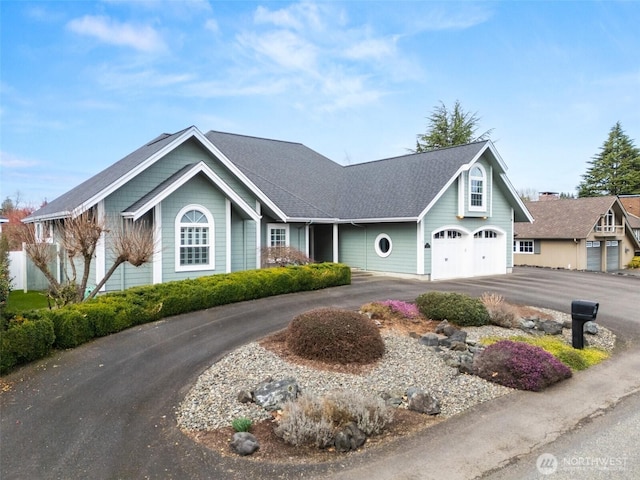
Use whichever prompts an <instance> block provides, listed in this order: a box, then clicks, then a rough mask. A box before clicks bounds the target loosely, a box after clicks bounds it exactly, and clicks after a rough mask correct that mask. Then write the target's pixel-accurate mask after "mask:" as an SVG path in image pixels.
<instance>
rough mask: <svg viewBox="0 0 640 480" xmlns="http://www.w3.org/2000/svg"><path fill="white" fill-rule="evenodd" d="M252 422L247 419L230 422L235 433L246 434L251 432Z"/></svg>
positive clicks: (239, 418)
mask: <svg viewBox="0 0 640 480" xmlns="http://www.w3.org/2000/svg"><path fill="white" fill-rule="evenodd" d="M251 425H252V421H251V419H250V418H247V417H238V418H234V419H233V420H232V421H231V427H232V428H233V430H234V431H235V432H248V431H249V430H251Z"/></svg>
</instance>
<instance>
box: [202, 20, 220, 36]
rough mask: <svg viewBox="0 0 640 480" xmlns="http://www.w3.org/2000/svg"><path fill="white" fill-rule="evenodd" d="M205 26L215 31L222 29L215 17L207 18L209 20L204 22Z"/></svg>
mask: <svg viewBox="0 0 640 480" xmlns="http://www.w3.org/2000/svg"><path fill="white" fill-rule="evenodd" d="M204 28H206V29H207V30H210V31H212V32H214V33H218V32H219V31H220V27H219V26H218V22H216V20H215V19H214V18H209V19H207V21H206V22H205V23H204Z"/></svg>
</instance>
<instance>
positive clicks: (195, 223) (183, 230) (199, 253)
mask: <svg viewBox="0 0 640 480" xmlns="http://www.w3.org/2000/svg"><path fill="white" fill-rule="evenodd" d="M213 246H214V228H213V216H212V215H211V213H210V212H209V211H208V210H207V209H206V208H204V207H202V206H200V205H188V206H186V207H184V208H183V209H182V210H180V212H178V215H177V216H176V270H177V271H188V270H212V269H213V268H214V248H213Z"/></svg>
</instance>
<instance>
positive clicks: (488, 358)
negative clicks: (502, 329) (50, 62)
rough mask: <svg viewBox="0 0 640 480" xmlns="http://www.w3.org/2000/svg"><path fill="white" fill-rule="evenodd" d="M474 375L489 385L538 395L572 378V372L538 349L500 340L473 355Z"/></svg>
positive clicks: (520, 343)
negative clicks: (547, 388)
mask: <svg viewBox="0 0 640 480" xmlns="http://www.w3.org/2000/svg"><path fill="white" fill-rule="evenodd" d="M473 366H474V373H475V374H476V375H478V376H479V377H481V378H484V379H485V380H489V381H490V382H494V383H499V384H500V385H504V386H505V387H511V388H517V389H518V390H532V391H534V392H539V391H541V390H543V389H545V388H546V387H548V386H549V385H552V384H554V383H556V382H559V381H560V380H564V379H566V378H570V377H571V369H570V368H569V367H567V366H566V365H565V364H563V363H562V362H561V361H560V360H558V359H557V358H555V357H554V356H553V355H551V354H550V353H548V352H546V351H545V350H543V349H542V348H540V347H536V346H534V345H529V344H526V343H522V342H512V341H511V340H501V341H499V342H496V343H494V344H492V345H489V346H488V347H487V348H486V349H485V350H484V351H483V352H481V353H478V354H476V356H475V359H474V362H473Z"/></svg>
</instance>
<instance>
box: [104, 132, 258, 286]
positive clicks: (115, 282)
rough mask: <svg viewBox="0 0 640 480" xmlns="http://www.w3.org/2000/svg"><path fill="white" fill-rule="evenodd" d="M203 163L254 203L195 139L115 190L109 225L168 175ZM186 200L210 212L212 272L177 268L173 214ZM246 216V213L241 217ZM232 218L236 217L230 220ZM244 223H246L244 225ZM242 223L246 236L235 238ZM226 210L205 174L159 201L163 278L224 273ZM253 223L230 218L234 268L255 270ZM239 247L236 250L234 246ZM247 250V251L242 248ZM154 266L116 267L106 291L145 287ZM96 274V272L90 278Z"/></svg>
mask: <svg viewBox="0 0 640 480" xmlns="http://www.w3.org/2000/svg"><path fill="white" fill-rule="evenodd" d="M200 161H203V162H205V163H206V164H207V165H208V166H209V167H210V168H211V169H212V170H213V171H214V172H215V173H216V174H217V175H218V176H219V177H220V178H221V179H222V180H223V181H224V182H225V183H226V184H227V185H229V186H230V187H231V188H232V189H233V190H234V191H235V192H236V193H237V194H238V195H239V196H240V197H241V198H243V199H244V200H245V201H246V202H247V203H248V204H249V205H251V206H253V205H255V196H254V195H253V194H252V193H251V192H250V191H249V190H248V189H247V188H245V186H244V185H243V184H242V183H241V182H240V181H239V180H238V179H237V178H236V177H235V176H234V175H233V174H232V173H231V171H229V170H228V169H227V168H226V167H225V166H224V165H223V164H222V163H221V162H220V161H219V160H218V159H217V158H215V157H213V156H212V155H211V154H210V153H209V152H208V151H207V150H205V149H204V148H203V147H202V146H201V145H200V144H199V142H197V141H196V140H193V139H192V140H190V141H187V142H185V143H184V144H182V145H180V146H178V147H177V148H176V149H174V150H173V151H171V152H169V153H168V154H167V155H165V156H164V157H163V158H161V159H160V160H158V161H157V162H156V163H154V164H153V165H152V166H150V167H149V168H147V169H146V170H144V171H143V172H141V173H140V174H139V175H137V176H136V177H135V178H133V179H132V180H131V181H129V182H127V183H126V184H125V185H123V186H122V187H121V188H120V189H118V191H117V192H115V193H113V194H112V195H110V196H108V197H107V198H106V199H105V213H106V216H107V220H108V222H109V223H110V224H111V225H114V223H118V222H122V219H121V216H120V214H121V212H123V211H125V210H126V209H127V208H128V207H130V206H131V205H133V204H134V203H135V202H136V201H138V200H139V199H140V198H142V197H143V196H144V195H146V194H148V193H149V192H150V191H152V190H153V189H154V188H156V187H157V186H158V185H159V184H161V183H162V182H163V181H165V180H166V179H167V178H169V177H170V176H172V175H173V174H174V173H175V172H176V171H178V170H179V169H180V168H182V167H183V166H185V165H189V164H193V163H197V162H200ZM189 204H200V205H202V206H204V207H206V208H208V209H209V210H210V211H211V214H212V215H213V217H214V222H215V252H214V255H215V270H207V271H195V272H176V269H175V248H174V243H175V216H176V215H177V213H178V211H179V210H180V209H181V208H182V207H184V206H186V205H189ZM244 216H245V217H246V215H244ZM232 220H234V219H232ZM238 222H239V223H238ZM245 223H246V225H244V224H245ZM240 226H243V228H244V229H245V231H246V232H247V233H248V237H247V238H248V240H247V243H246V244H245V241H244V240H243V239H241V238H239V239H236V243H235V244H234V243H233V239H235V235H234V234H240V233H241V229H240ZM225 228H226V209H225V198H224V194H223V193H222V192H221V191H220V190H219V189H218V188H217V187H216V186H215V185H214V184H212V183H211V181H209V180H208V179H206V178H205V177H204V176H202V175H200V176H196V177H194V178H193V179H191V180H190V181H189V182H187V183H186V184H185V185H183V186H182V187H181V188H180V189H178V190H177V191H176V192H174V193H173V194H171V195H170V196H169V197H168V198H166V199H165V200H164V201H163V202H162V281H165V282H166V281H170V280H179V279H182V278H188V277H195V276H201V275H207V274H213V273H222V272H224V271H226V267H227V266H226V250H225V242H226V234H225ZM255 228H256V226H255V222H253V221H247V222H245V221H244V218H241V215H238V219H237V222H236V223H234V222H233V221H232V245H231V253H232V255H231V256H232V265H231V268H232V269H236V268H240V266H241V265H245V264H246V265H247V268H255V250H256V245H255V243H256V241H255V238H256V237H255ZM108 242H109V238H108V237H107V248H106V266H105V270H108V268H109V267H110V266H111V264H112V263H113V255H112V254H111V253H110V248H109V243H108ZM238 248H239V249H238ZM248 251H250V254H247V253H246V252H248ZM152 272H153V267H152V265H151V264H147V265H143V266H141V267H133V266H132V265H129V264H125V265H122V266H120V267H119V268H118V269H117V271H116V272H115V273H114V275H113V276H112V277H111V279H110V280H109V282H108V283H107V286H106V289H107V290H120V289H123V288H129V287H131V286H135V285H146V284H150V283H152V281H153V273H152ZM92 278H95V275H94V276H92Z"/></svg>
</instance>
